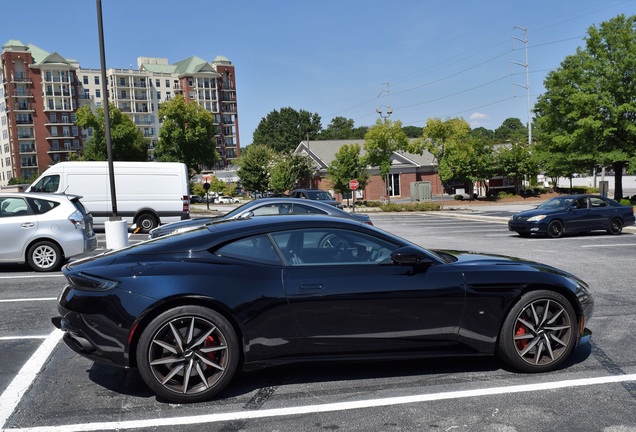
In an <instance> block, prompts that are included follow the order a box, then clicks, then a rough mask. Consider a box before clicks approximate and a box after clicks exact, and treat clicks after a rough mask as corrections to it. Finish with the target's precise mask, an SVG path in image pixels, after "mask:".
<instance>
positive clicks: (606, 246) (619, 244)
mask: <svg viewBox="0 0 636 432" xmlns="http://www.w3.org/2000/svg"><path fill="white" fill-rule="evenodd" d="M624 246H632V247H634V246H636V243H617V244H607V245H598V244H595V245H583V246H581V247H582V248H608V247H624Z"/></svg>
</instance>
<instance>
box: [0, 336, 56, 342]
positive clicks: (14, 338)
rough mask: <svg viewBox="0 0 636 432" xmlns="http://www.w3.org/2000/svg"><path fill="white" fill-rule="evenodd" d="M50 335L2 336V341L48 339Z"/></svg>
mask: <svg viewBox="0 0 636 432" xmlns="http://www.w3.org/2000/svg"><path fill="white" fill-rule="evenodd" d="M47 337H48V336H0V341H13V340H28V339H46V338H47Z"/></svg>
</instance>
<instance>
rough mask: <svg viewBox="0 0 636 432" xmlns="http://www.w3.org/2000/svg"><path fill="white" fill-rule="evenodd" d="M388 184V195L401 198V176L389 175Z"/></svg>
mask: <svg viewBox="0 0 636 432" xmlns="http://www.w3.org/2000/svg"><path fill="white" fill-rule="evenodd" d="M387 180H388V181H387V183H388V188H389V189H388V191H387V193H388V195H389V196H400V195H401V193H400V174H389V177H388V178H387Z"/></svg>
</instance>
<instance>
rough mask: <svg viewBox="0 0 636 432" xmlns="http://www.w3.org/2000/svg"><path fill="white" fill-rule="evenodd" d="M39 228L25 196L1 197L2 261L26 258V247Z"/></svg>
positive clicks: (0, 235) (0, 255)
mask: <svg viewBox="0 0 636 432" xmlns="http://www.w3.org/2000/svg"><path fill="white" fill-rule="evenodd" d="M37 229H38V221H37V218H36V217H35V215H33V213H32V212H31V210H30V208H29V206H28V205H27V202H26V200H25V199H24V198H22V197H0V238H1V239H2V242H1V244H2V245H1V246H0V261H19V260H22V259H24V258H23V255H24V252H25V247H26V245H27V244H28V243H29V241H30V240H31V238H32V237H33V236H34V235H35V233H36V232H37Z"/></svg>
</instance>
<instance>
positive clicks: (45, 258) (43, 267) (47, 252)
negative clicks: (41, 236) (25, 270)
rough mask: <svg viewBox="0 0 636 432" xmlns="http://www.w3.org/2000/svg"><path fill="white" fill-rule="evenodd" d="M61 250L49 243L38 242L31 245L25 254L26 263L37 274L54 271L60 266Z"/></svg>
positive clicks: (62, 257)
mask: <svg viewBox="0 0 636 432" xmlns="http://www.w3.org/2000/svg"><path fill="white" fill-rule="evenodd" d="M63 259H64V256H63V255H62V250H61V249H60V247H59V246H58V245H56V244H55V243H53V242H50V241H40V242H37V243H35V244H33V245H32V246H31V247H30V248H29V251H28V252H27V262H28V263H29V265H30V266H31V268H32V269H33V270H35V271H38V272H48V271H55V270H57V269H58V268H59V267H60V266H61V265H62V260H63Z"/></svg>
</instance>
